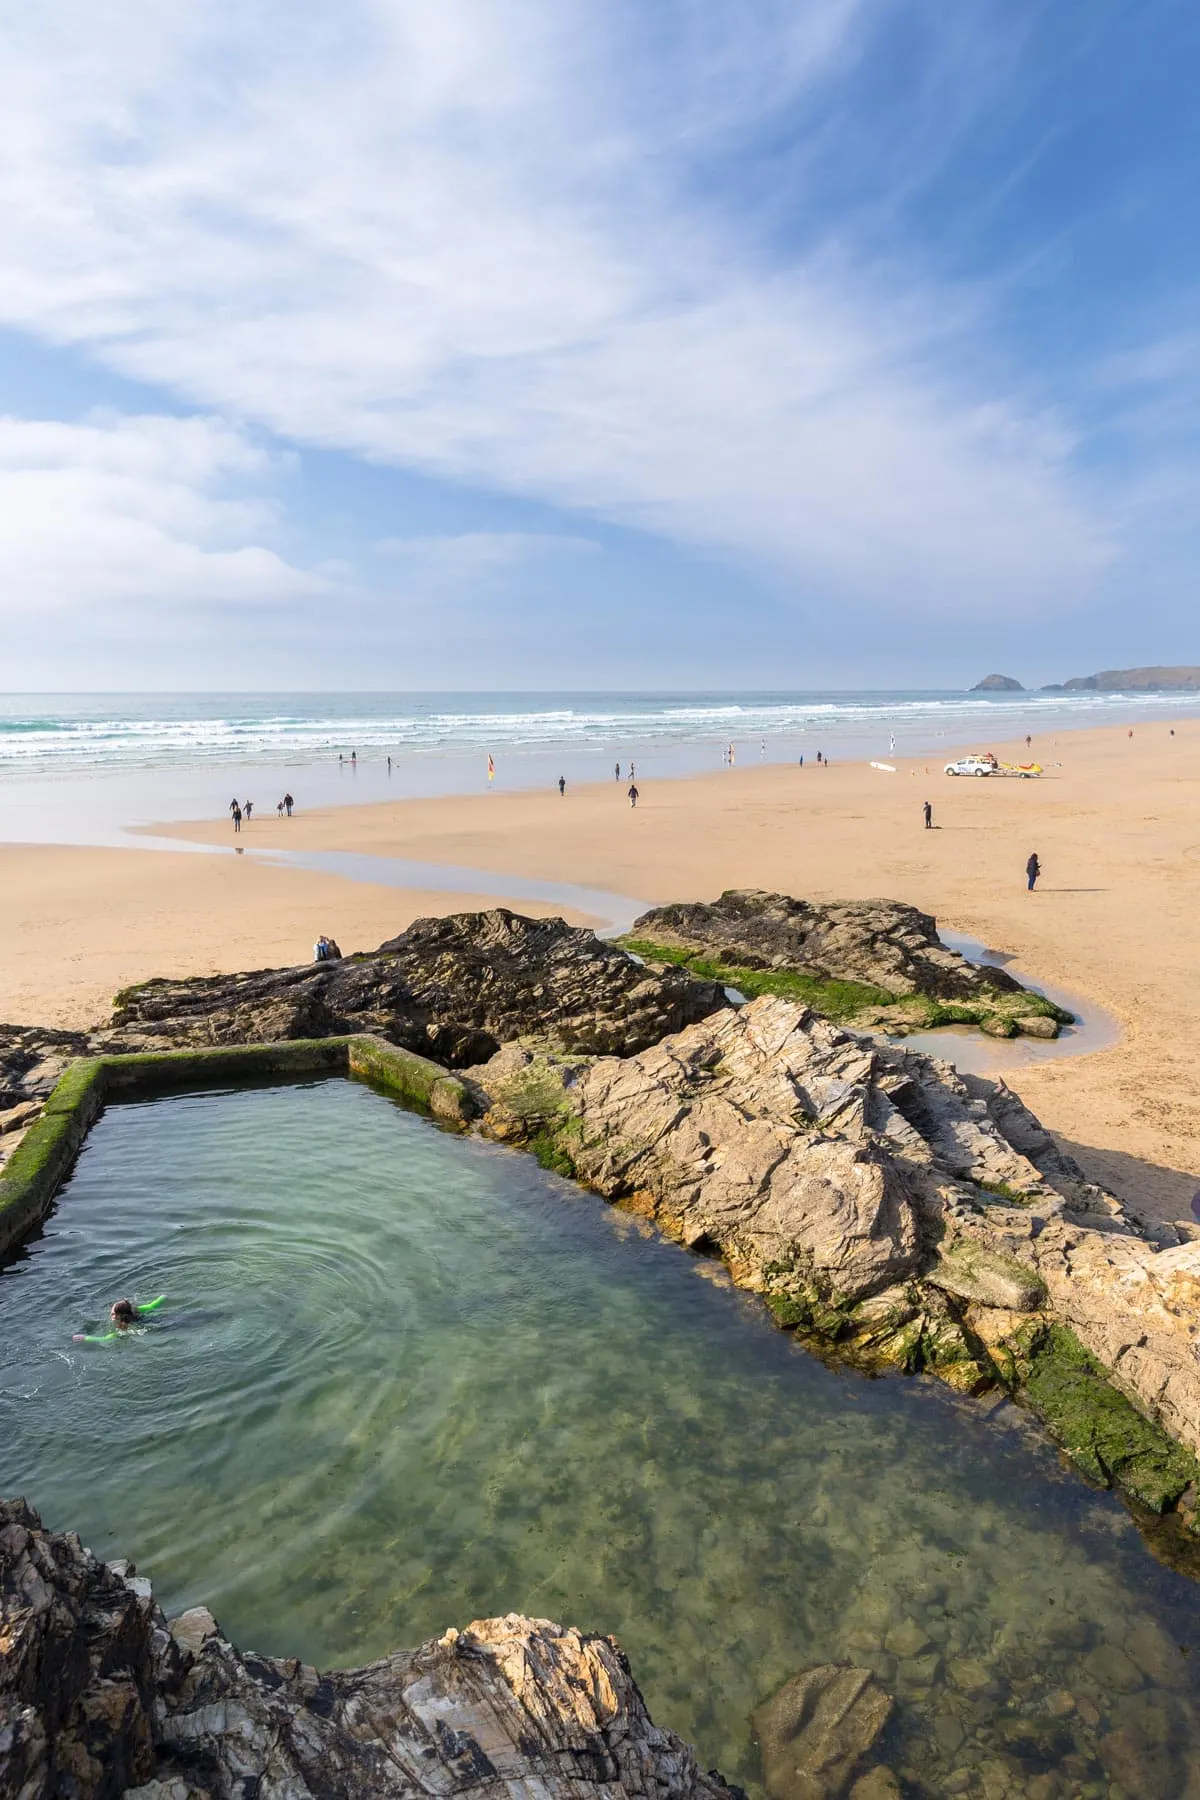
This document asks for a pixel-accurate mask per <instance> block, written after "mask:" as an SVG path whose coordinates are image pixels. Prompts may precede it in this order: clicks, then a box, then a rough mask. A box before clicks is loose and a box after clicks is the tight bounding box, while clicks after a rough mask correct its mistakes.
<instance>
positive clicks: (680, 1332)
mask: <svg viewBox="0 0 1200 1800" xmlns="http://www.w3.org/2000/svg"><path fill="white" fill-rule="evenodd" d="M705 1276H707V1279H705V1278H703V1277H705ZM159 1293H165V1294H166V1295H167V1302H166V1304H165V1305H164V1306H163V1308H162V1309H161V1311H160V1312H159V1313H158V1314H157V1315H156V1317H155V1320H154V1322H153V1324H152V1325H150V1326H148V1328H147V1329H146V1330H145V1332H144V1334H143V1335H140V1336H130V1337H128V1338H124V1339H121V1340H119V1341H117V1342H115V1343H102V1344H86V1343H85V1344H78V1343H74V1342H72V1333H74V1332H77V1331H84V1330H91V1331H102V1330H103V1329H104V1325H103V1320H104V1317H105V1314H106V1312H107V1309H108V1306H109V1305H110V1303H111V1302H112V1300H114V1299H115V1298H117V1297H118V1296H120V1295H130V1296H132V1297H134V1298H139V1299H143V1300H144V1299H148V1298H150V1297H152V1296H154V1295H156V1294H159ZM0 1343H2V1350H0V1492H3V1493H5V1494H7V1495H12V1494H17V1493H23V1494H25V1495H26V1496H27V1497H28V1499H29V1500H30V1501H31V1502H32V1503H33V1504H34V1505H35V1506H37V1507H38V1508H39V1510H40V1511H41V1512H42V1514H43V1517H44V1518H45V1520H46V1522H47V1524H48V1525H51V1526H53V1527H54V1528H56V1529H66V1528H73V1529H76V1530H78V1531H79V1533H80V1535H81V1536H82V1538H83V1540H84V1542H85V1543H87V1544H89V1545H90V1546H91V1548H92V1549H93V1550H95V1551H96V1552H97V1553H98V1554H100V1555H102V1556H108V1557H113V1556H117V1555H127V1556H131V1557H133V1558H134V1559H135V1560H136V1561H137V1563H138V1565H139V1567H140V1569H141V1570H142V1572H143V1573H145V1574H148V1575H150V1576H151V1577H152V1578H153V1580H154V1583H155V1586H156V1589H157V1593H158V1597H159V1599H160V1601H161V1602H162V1604H163V1605H164V1606H165V1607H166V1608H167V1610H168V1611H170V1612H174V1611H177V1610H179V1609H180V1608H182V1607H185V1606H189V1605H195V1604H198V1603H204V1604H205V1605H208V1606H210V1607H211V1608H212V1610H213V1611H214V1612H215V1613H216V1615H217V1617H218V1618H219V1619H220V1620H221V1623H222V1625H223V1626H224V1628H225V1630H226V1631H227V1633H228V1634H229V1635H230V1636H231V1637H232V1638H233V1639H234V1640H235V1641H236V1642H238V1643H240V1644H241V1645H242V1646H243V1647H244V1648H248V1649H255V1650H258V1651H264V1652H268V1653H275V1654H281V1655H298V1656H302V1657H304V1658H305V1659H306V1660H308V1661H311V1662H314V1663H317V1664H323V1665H325V1666H330V1665H336V1664H352V1663H360V1662H365V1661H367V1660H369V1659H371V1658H374V1657H377V1656H380V1655H382V1654H384V1653H385V1652H387V1651H389V1650H391V1649H395V1648H398V1647H399V1646H401V1645H412V1644H416V1643H417V1642H419V1641H420V1640H421V1639H422V1638H425V1637H429V1636H432V1635H434V1634H437V1633H440V1632H442V1631H443V1630H445V1628H446V1627H447V1626H449V1625H451V1624H458V1625H464V1624H466V1623H467V1622H468V1621H469V1620H470V1619H472V1618H478V1617H481V1616H488V1615H491V1614H495V1613H503V1612H506V1611H509V1610H518V1611H522V1612H526V1613H531V1614H534V1615H538V1616H542V1617H549V1618H554V1619H559V1620H562V1621H565V1622H569V1623H572V1624H577V1625H579V1626H581V1627H583V1628H584V1629H586V1630H593V1631H603V1632H611V1633H613V1634H614V1635H615V1636H616V1637H617V1638H619V1640H620V1641H621V1644H622V1646H623V1647H624V1649H625V1650H626V1652H627V1653H628V1655H629V1657H630V1659H631V1661H632V1664H633V1668H634V1672H635V1674H636V1676H637V1678H638V1681H639V1683H640V1684H641V1686H642V1689H643V1691H644V1692H645V1694H646V1697H647V1700H648V1702H649V1705H650V1708H651V1710H652V1712H653V1714H654V1716H655V1717H656V1719H658V1720H659V1722H660V1723H662V1724H665V1725H669V1726H670V1727H672V1728H673V1729H674V1730H676V1731H678V1732H680V1733H682V1734H683V1735H684V1736H685V1737H687V1738H689V1739H691V1740H692V1741H693V1742H694V1743H696V1745H697V1746H698V1748H699V1751H700V1754H701V1757H702V1760H703V1761H704V1763H705V1765H706V1766H710V1765H715V1766H717V1767H720V1768H721V1769H723V1770H724V1772H725V1774H726V1776H727V1777H729V1778H730V1779H732V1780H736V1781H741V1782H743V1783H744V1784H747V1785H749V1786H751V1787H752V1788H753V1787H755V1786H756V1785H757V1782H758V1773H757V1765H756V1758H755V1751H754V1746H753V1742H752V1736H751V1730H750V1724H749V1716H750V1713H751V1712H752V1710H753V1709H754V1708H755V1706H757V1705H758V1704H760V1703H761V1701H762V1700H764V1699H765V1698H766V1697H767V1696H769V1695H770V1693H771V1692H772V1691H773V1689H774V1688H776V1687H777V1686H778V1684H779V1683H780V1682H781V1681H783V1680H784V1679H785V1678H786V1677H787V1676H788V1675H790V1674H792V1673H793V1672H794V1671H796V1670H797V1669H800V1668H803V1667H805V1666H808V1665H811V1664H813V1663H821V1662H830V1661H852V1662H856V1663H860V1664H863V1665H865V1666H869V1667H871V1668H873V1669H874V1670H876V1672H877V1673H878V1674H879V1675H880V1677H881V1678H882V1680H883V1681H884V1683H885V1685H886V1686H887V1688H888V1690H889V1691H890V1692H891V1693H893V1694H894V1695H895V1696H896V1699H897V1709H896V1713H895V1716H894V1719H893V1723H892V1725H891V1726H890V1727H889V1736H888V1740H887V1743H886V1745H885V1746H884V1749H883V1752H882V1754H886V1757H887V1760H888V1761H889V1762H890V1764H891V1766H892V1767H893V1768H895V1769H897V1770H902V1771H906V1772H907V1774H906V1779H908V1780H909V1781H910V1782H911V1783H912V1786H911V1789H910V1791H911V1792H914V1793H922V1794H942V1793H947V1794H951V1793H964V1794H976V1793H978V1794H987V1795H988V1796H989V1800H990V1797H991V1796H992V1795H1000V1794H1005V1793H1011V1794H1013V1795H1017V1794H1022V1795H1023V1794H1027V1793H1028V1794H1030V1795H1033V1796H1035V1797H1037V1800H1048V1797H1050V1796H1055V1795H1063V1796H1067V1795H1074V1794H1082V1795H1086V1796H1091V1795H1096V1796H1109V1797H1110V1800H1122V1797H1125V1800H1134V1797H1135V1796H1136V1800H1171V1797H1173V1796H1176V1795H1183V1794H1184V1793H1185V1791H1186V1792H1187V1794H1188V1795H1189V1796H1191V1795H1192V1794H1194V1793H1197V1792H1200V1713H1198V1708H1197V1695H1196V1674H1195V1673H1194V1672H1195V1671H1196V1670H1197V1666H1198V1665H1200V1656H1198V1655H1197V1654H1196V1652H1197V1651H1198V1650H1200V1608H1198V1606H1197V1600H1198V1599H1200V1594H1198V1592H1197V1589H1196V1588H1195V1587H1194V1586H1193V1585H1192V1584H1191V1583H1190V1582H1188V1581H1186V1580H1185V1579H1184V1578H1183V1577H1181V1576H1178V1575H1175V1574H1173V1573H1171V1572H1170V1571H1169V1570H1167V1569H1164V1568H1161V1567H1159V1566H1158V1564H1156V1563H1155V1562H1154V1561H1153V1559H1152V1558H1151V1556H1150V1554H1149V1552H1148V1551H1147V1549H1146V1547H1145V1545H1144V1544H1143V1542H1142V1539H1141V1538H1140V1536H1139V1535H1138V1532H1137V1530H1136V1528H1135V1527H1134V1525H1133V1524H1132V1523H1131V1521H1130V1520H1129V1519H1128V1517H1127V1515H1126V1513H1125V1512H1124V1510H1123V1509H1122V1507H1121V1506H1120V1505H1119V1504H1118V1503H1117V1502H1115V1501H1113V1500H1112V1499H1111V1498H1110V1497H1109V1496H1107V1495H1103V1494H1096V1493H1093V1492H1091V1491H1090V1490H1089V1489H1088V1488H1087V1487H1086V1486H1085V1485H1084V1484H1083V1482H1082V1481H1081V1480H1080V1479H1079V1478H1078V1477H1076V1476H1074V1475H1073V1474H1071V1473H1070V1472H1069V1471H1067V1470H1065V1469H1064V1468H1063V1467H1062V1466H1061V1464H1060V1463H1059V1460H1058V1458H1057V1456H1056V1455H1055V1453H1054V1452H1053V1451H1052V1450H1050V1449H1049V1448H1047V1447H1046V1446H1045V1445H1044V1444H1042V1443H1041V1442H1040V1440H1039V1438H1038V1436H1037V1434H1036V1433H1035V1432H1034V1431H1033V1430H1032V1429H1031V1428H1030V1427H1029V1426H1028V1425H1027V1424H1026V1422H1025V1421H1024V1419H1023V1416H1022V1415H1021V1414H1019V1413H1018V1412H1016V1411H1015V1410H1014V1409H1012V1408H1005V1409H1003V1410H1002V1412H1001V1414H1000V1415H999V1416H997V1417H991V1418H989V1417H988V1416H987V1412H986V1409H985V1408H984V1407H982V1406H980V1405H978V1404H976V1403H973V1402H968V1401H961V1400H958V1399H956V1398H954V1397H953V1396H952V1395H950V1394H948V1393H947V1392H946V1391H945V1390H944V1389H941V1388H939V1387H936V1386H934V1385H932V1384H928V1383H924V1382H917V1381H904V1380H900V1379H896V1380H885V1381H865V1380H862V1379H861V1378H859V1377H857V1376H854V1375H850V1374H839V1373H837V1372H834V1371H831V1370H829V1369H827V1368H825V1367H824V1366H822V1364H821V1363H819V1362H817V1361H815V1360H814V1359H812V1358H811V1357H809V1356H807V1355H806V1354H805V1353H804V1352H803V1351H801V1350H800V1349H798V1348H797V1347H796V1346H794V1345H793V1344H792V1343H791V1342H790V1340H789V1339H787V1338H786V1337H784V1336H782V1335H780V1334H779V1333H778V1332H777V1331H776V1330H775V1329H774V1327H773V1326H772V1325H771V1324H770V1323H769V1322H768V1320H767V1318H766V1315H765V1313H764V1312H763V1311H762V1310H761V1309H760V1307H759V1306H758V1304H757V1303H756V1302H755V1301H753V1300H752V1299H750V1298H748V1297H747V1296H744V1295H742V1294H739V1293H737V1292H736V1291H735V1290H733V1289H731V1288H730V1287H729V1286H728V1285H727V1284H726V1283H725V1282H724V1280H723V1278H722V1277H721V1276H720V1274H719V1271H718V1270H717V1269H716V1267H715V1266H714V1265H712V1264H706V1263H702V1262H698V1261H697V1260H696V1259H694V1258H692V1257H689V1256H688V1255H687V1254H685V1253H684V1252H683V1251H681V1250H679V1249H677V1248H676V1247H674V1246H673V1245H670V1244H666V1243H663V1242H662V1241H660V1240H658V1239H657V1238H655V1237H653V1236H649V1235H647V1233H646V1231H645V1229H644V1228H643V1227H642V1226H641V1225H640V1224H639V1222H637V1221H635V1220H633V1219H631V1218H629V1217H627V1216H626V1215H623V1214H621V1213H619V1212H616V1211H614V1210H613V1209H611V1208H609V1207H607V1206H606V1205H605V1204H604V1203H603V1202H601V1201H600V1200H597V1199H595V1198H594V1197H592V1196H590V1195H587V1194H584V1193H582V1192H580V1191H579V1190H578V1189H577V1188H575V1187H573V1186H572V1185H571V1184H569V1183H567V1182H564V1181H561V1180H559V1179H558V1178H557V1177H555V1176H553V1175H549V1174H546V1173H544V1172H543V1171H541V1170H540V1169H539V1168H538V1167H537V1166H536V1164H535V1163H534V1162H533V1161H532V1159H531V1158H529V1157H526V1156H521V1155H519V1154H516V1153H514V1152H511V1151H506V1150H504V1149H501V1148H499V1147H496V1146H491V1145H487V1144H484V1143H480V1142H476V1141H474V1140H470V1139H464V1138H461V1137H455V1136H453V1135H451V1134H448V1133H446V1132H443V1131H440V1130H438V1129H437V1128H436V1127H435V1126H434V1125H432V1124H431V1123H429V1122H428V1121H427V1120H425V1119H422V1118H419V1117H417V1116H415V1115H413V1114H411V1113H407V1112H404V1111H403V1110H401V1109H400V1108H399V1107H398V1106H396V1105H394V1104H393V1103H392V1102H390V1101H389V1100H387V1099H385V1098H383V1097H382V1096H380V1095H378V1094H376V1093H374V1092H372V1091H371V1090H370V1089H369V1088H367V1087H365V1086H363V1085H360V1084H358V1083H355V1082H351V1081H345V1080H330V1081H321V1082H314V1083H311V1084H307V1085H302V1086H291V1087H275V1088H257V1089H250V1090H242V1091H238V1092H219V1093H210V1094H198V1095H190V1096H183V1097H178V1096H176V1097H171V1098H167V1099H159V1100H155V1101H152V1102H148V1103H146V1104H144V1105H122V1106H117V1107H113V1108H111V1109H110V1110H109V1111H108V1112H106V1113H105V1114H104V1116H103V1117H102V1118H101V1120H100V1121H99V1123H98V1124H97V1125H96V1127H95V1128H94V1130H93V1132H92V1133H91V1135H90V1137H89V1139H88V1141H87V1143H86V1145H85V1147H84V1150H83V1152H82V1154H81V1156H80V1158H79V1161H78V1164H77V1166H76V1168H75V1171H74V1173H73V1175H72V1177H71V1179H70V1181H69V1183H68V1184H67V1187H66V1188H65V1190H64V1192H63V1195H62V1197H61V1200H60V1202H59V1205H58V1207H57V1209H56V1211H55V1212H54V1214H53V1215H52V1216H51V1218H50V1219H49V1220H48V1221H47V1224H46V1227H45V1231H44V1234H43V1236H42V1237H41V1238H40V1239H38V1240H37V1241H36V1242H35V1243H33V1244H32V1245H31V1246H30V1247H29V1248H28V1250H27V1251H26V1252H25V1253H24V1254H23V1255H22V1256H21V1257H20V1258H19V1259H18V1260H16V1261H14V1262H12V1263H11V1264H9V1265H8V1266H7V1267H6V1268H5V1269H4V1270H3V1272H2V1273H0ZM1189 1779H1190V1780H1191V1781H1192V1782H1193V1783H1195V1784H1197V1785H1195V1786H1193V1787H1190V1788H1189V1787H1188V1785H1187V1784H1188V1781H1189Z"/></svg>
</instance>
